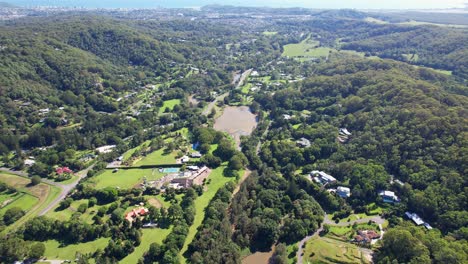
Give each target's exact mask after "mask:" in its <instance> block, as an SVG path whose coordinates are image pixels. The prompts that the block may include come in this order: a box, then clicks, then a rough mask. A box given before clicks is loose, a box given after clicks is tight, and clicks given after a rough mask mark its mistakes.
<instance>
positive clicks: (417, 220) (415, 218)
mask: <svg viewBox="0 0 468 264" xmlns="http://www.w3.org/2000/svg"><path fill="white" fill-rule="evenodd" d="M405 215H406V216H407V217H408V218H409V219H411V220H412V221H413V222H414V223H415V224H416V225H418V226H419V225H422V224H424V220H422V219H421V217H419V215H417V214H416V213H411V212H405Z"/></svg>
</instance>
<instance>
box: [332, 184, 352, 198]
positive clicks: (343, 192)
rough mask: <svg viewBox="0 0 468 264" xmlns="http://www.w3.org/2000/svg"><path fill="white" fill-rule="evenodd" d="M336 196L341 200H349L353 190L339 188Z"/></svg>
mask: <svg viewBox="0 0 468 264" xmlns="http://www.w3.org/2000/svg"><path fill="white" fill-rule="evenodd" d="M336 194H337V195H338V196H340V197H341V198H348V197H350V196H351V189H349V188H348V187H343V186H339V187H338V188H336Z"/></svg>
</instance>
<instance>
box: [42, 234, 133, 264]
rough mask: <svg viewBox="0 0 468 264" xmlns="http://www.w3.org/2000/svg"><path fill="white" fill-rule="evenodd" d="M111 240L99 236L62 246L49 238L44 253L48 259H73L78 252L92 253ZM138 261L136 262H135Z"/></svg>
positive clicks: (102, 247)
mask: <svg viewBox="0 0 468 264" xmlns="http://www.w3.org/2000/svg"><path fill="white" fill-rule="evenodd" d="M108 242H109V238H99V239H97V240H94V241H90V242H86V243H79V244H71V245H66V246H63V247H62V246H61V245H60V242H58V241H57V240H48V241H46V242H44V244H45V246H46V250H45V253H44V255H45V256H46V257H47V258H48V259H60V260H66V259H68V260H73V259H75V254H76V252H80V253H82V254H87V253H92V252H94V251H96V249H104V248H105V247H106V246H107V243H108ZM135 263H136V262H135Z"/></svg>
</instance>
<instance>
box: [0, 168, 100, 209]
mask: <svg viewBox="0 0 468 264" xmlns="http://www.w3.org/2000/svg"><path fill="white" fill-rule="evenodd" d="M93 167H94V165H91V166H89V167H88V168H86V169H84V170H82V171H80V172H78V173H77V174H76V175H77V176H78V179H77V180H76V181H74V182H72V183H70V184H62V183H58V182H54V181H51V180H48V179H42V182H43V183H46V184H49V185H52V186H55V187H58V188H60V189H61V192H60V195H59V196H58V197H57V198H55V199H54V200H53V201H52V202H50V204H49V205H48V206H47V207H46V208H44V209H43V210H41V211H40V212H39V214H38V215H45V214H46V213H47V212H49V211H50V210H51V209H52V208H54V207H55V206H56V205H57V204H59V203H60V201H62V200H63V199H65V197H67V195H68V194H69V193H70V192H71V191H72V190H73V189H74V188H75V187H76V185H78V183H79V182H80V180H81V179H83V178H85V177H86V176H87V174H88V171H89V170H91V169H92V168H93ZM0 171H2V172H6V173H9V174H14V175H17V176H20V177H25V178H29V175H28V173H26V172H23V171H13V170H10V169H8V168H0Z"/></svg>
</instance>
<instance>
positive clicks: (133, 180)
mask: <svg viewBox="0 0 468 264" xmlns="http://www.w3.org/2000/svg"><path fill="white" fill-rule="evenodd" d="M163 176H164V174H163V173H160V172H159V171H158V169H154V170H153V169H119V171H117V172H113V171H112V170H106V171H104V172H103V173H101V174H99V175H98V176H96V177H95V178H94V179H92V180H93V181H94V182H95V188H96V189H103V188H106V187H119V188H122V189H129V188H132V187H134V186H135V185H137V184H138V183H140V182H143V178H144V177H146V179H147V180H148V181H152V180H157V179H160V178H162V177H163Z"/></svg>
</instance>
